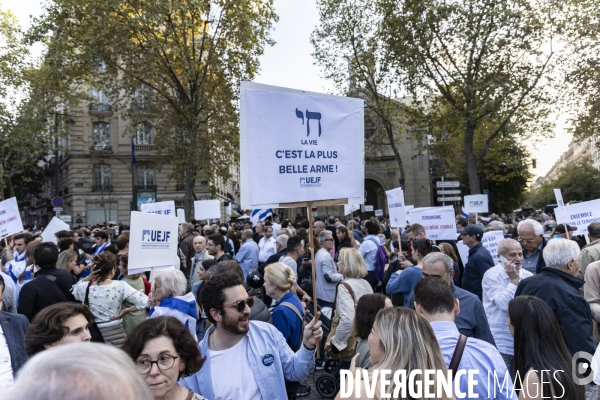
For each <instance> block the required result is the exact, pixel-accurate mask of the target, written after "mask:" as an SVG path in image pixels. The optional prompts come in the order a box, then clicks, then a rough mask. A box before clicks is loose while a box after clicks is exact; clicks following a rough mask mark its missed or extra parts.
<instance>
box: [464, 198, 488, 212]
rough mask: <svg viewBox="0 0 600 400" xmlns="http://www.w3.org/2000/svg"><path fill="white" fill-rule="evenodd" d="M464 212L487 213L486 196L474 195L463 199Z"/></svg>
mask: <svg viewBox="0 0 600 400" xmlns="http://www.w3.org/2000/svg"><path fill="white" fill-rule="evenodd" d="M464 201H465V207H464V208H465V211H466V212H468V213H478V214H482V213H487V212H488V195H487V194H474V195H470V196H465V197H464Z"/></svg>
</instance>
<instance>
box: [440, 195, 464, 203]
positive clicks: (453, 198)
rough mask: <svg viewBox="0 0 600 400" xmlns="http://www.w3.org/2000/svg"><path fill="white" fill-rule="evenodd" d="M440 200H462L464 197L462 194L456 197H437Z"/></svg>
mask: <svg viewBox="0 0 600 400" xmlns="http://www.w3.org/2000/svg"><path fill="white" fill-rule="evenodd" d="M437 199H438V201H439V202H442V203H443V202H445V201H461V200H462V197H460V196H455V197H438V198H437Z"/></svg>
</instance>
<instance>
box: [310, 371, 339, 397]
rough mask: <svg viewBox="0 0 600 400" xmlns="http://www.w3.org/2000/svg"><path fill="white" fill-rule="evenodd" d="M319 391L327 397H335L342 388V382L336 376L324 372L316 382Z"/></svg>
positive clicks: (322, 395)
mask: <svg viewBox="0 0 600 400" xmlns="http://www.w3.org/2000/svg"><path fill="white" fill-rule="evenodd" d="M315 386H316V387H317V392H318V393H319V395H320V396H321V397H323V398H325V399H333V398H334V397H335V395H336V394H337V392H338V391H339V390H340V384H339V383H338V380H337V378H336V377H335V376H333V375H330V374H323V375H321V376H319V377H318V378H317V381H316V382H315Z"/></svg>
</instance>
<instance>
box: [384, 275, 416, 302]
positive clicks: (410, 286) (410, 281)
mask: <svg viewBox="0 0 600 400" xmlns="http://www.w3.org/2000/svg"><path fill="white" fill-rule="evenodd" d="M422 277H423V270H422V269H421V268H419V267H409V268H406V269H405V270H403V271H402V272H400V273H399V274H396V273H393V274H392V276H390V280H389V281H388V284H387V286H386V287H385V291H386V293H387V294H396V293H402V294H403V295H404V307H409V308H414V305H413V302H414V296H413V290H415V286H417V282H419V281H420V280H421V278H422Z"/></svg>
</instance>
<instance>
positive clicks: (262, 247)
mask: <svg viewBox="0 0 600 400" xmlns="http://www.w3.org/2000/svg"><path fill="white" fill-rule="evenodd" d="M276 252H277V247H276V245H275V238H274V237H273V227H272V226H267V227H265V235H264V236H263V237H262V238H261V239H260V241H259V242H258V262H259V263H264V262H267V260H268V259H269V257H271V256H272V255H273V254H275V253H276Z"/></svg>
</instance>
